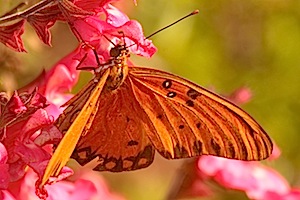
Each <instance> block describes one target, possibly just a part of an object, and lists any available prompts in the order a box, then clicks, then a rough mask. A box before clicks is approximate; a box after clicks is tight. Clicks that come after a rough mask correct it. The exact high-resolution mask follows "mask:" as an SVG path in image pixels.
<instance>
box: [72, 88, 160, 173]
mask: <svg viewBox="0 0 300 200" xmlns="http://www.w3.org/2000/svg"><path fill="white" fill-rule="evenodd" d="M98 101H99V105H98V111H97V113H95V118H94V120H93V122H92V125H91V127H90V129H89V130H88V134H87V135H85V136H82V137H81V139H80V140H79V142H78V144H77V146H76V148H75V151H74V153H73V155H72V158H74V159H76V160H77V161H78V162H79V163H80V164H82V165H84V164H86V163H88V162H90V161H91V160H93V159H95V158H98V161H99V165H98V166H97V167H96V168H95V170H98V171H112V172H120V171H129V170H135V169H140V168H144V167H147V166H149V165H150V164H151V163H152V161H153V158H154V148H153V146H152V144H151V142H150V141H149V139H148V137H147V132H151V131H153V127H152V125H151V123H149V118H148V117H147V116H146V115H145V113H143V111H142V109H141V108H140V105H139V104H138V103H137V101H136V99H135V98H134V96H133V93H132V91H131V89H130V87H128V85H127V84H126V83H124V84H123V85H122V86H120V87H119V88H118V89H117V90H116V91H110V90H107V91H103V93H102V94H101V96H100V98H99V100H98ZM141 111H142V112H141Z"/></svg>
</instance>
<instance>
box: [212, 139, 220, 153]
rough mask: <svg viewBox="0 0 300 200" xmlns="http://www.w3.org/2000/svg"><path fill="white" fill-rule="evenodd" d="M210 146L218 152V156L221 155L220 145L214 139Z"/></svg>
mask: <svg viewBox="0 0 300 200" xmlns="http://www.w3.org/2000/svg"><path fill="white" fill-rule="evenodd" d="M210 144H211V146H212V148H213V149H214V151H215V152H216V154H217V155H220V153H221V147H220V145H219V144H218V143H217V142H216V141H215V140H214V139H211V141H210Z"/></svg>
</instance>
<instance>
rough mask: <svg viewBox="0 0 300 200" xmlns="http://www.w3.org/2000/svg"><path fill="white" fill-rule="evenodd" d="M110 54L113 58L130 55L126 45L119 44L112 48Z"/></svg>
mask: <svg viewBox="0 0 300 200" xmlns="http://www.w3.org/2000/svg"><path fill="white" fill-rule="evenodd" d="M109 55H110V57H111V58H114V59H119V58H120V57H124V56H125V57H128V56H129V50H128V48H127V47H126V46H125V45H122V44H117V45H115V46H114V47H113V48H111V49H110V51H109Z"/></svg>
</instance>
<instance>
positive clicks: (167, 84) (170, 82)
mask: <svg viewBox="0 0 300 200" xmlns="http://www.w3.org/2000/svg"><path fill="white" fill-rule="evenodd" d="M162 86H163V88H165V89H169V88H170V87H171V86H172V81H171V80H169V79H167V80H165V81H164V82H163V83H162Z"/></svg>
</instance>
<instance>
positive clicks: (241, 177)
mask: <svg viewBox="0 0 300 200" xmlns="http://www.w3.org/2000/svg"><path fill="white" fill-rule="evenodd" d="M198 167H199V170H200V171H201V172H202V173H203V174H205V175H207V176H208V177H211V178H212V179H214V180H215V181H216V182H217V183H219V184H220V185H222V186H223V187H226V188H229V189H236V190H241V191H244V192H246V194H247V195H248V197H249V198H250V199H265V200H268V199H270V200H271V199H285V197H287V196H289V197H291V199H299V198H300V189H291V187H290V186H289V184H288V182H287V181H286V180H285V179H284V178H283V177H282V176H281V175H280V174H279V173H278V172H276V171H275V170H273V169H272V168H270V167H266V166H264V165H262V164H261V163H259V162H245V161H238V160H228V159H225V158H218V157H213V156H202V157H201V158H200V159H199V161H198ZM296 191H297V192H296ZM275 197H276V198H275Z"/></svg>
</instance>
